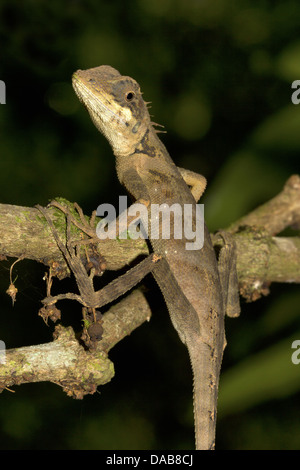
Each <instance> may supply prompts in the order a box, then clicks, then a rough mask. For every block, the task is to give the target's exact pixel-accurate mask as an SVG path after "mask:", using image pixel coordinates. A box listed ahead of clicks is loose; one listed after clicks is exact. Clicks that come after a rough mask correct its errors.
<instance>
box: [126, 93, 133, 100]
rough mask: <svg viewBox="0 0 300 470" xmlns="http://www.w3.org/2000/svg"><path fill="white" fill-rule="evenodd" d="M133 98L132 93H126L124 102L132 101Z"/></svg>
mask: <svg viewBox="0 0 300 470" xmlns="http://www.w3.org/2000/svg"><path fill="white" fill-rule="evenodd" d="M133 98H134V92H133V91H128V93H126V95H125V99H126V101H132V100H133Z"/></svg>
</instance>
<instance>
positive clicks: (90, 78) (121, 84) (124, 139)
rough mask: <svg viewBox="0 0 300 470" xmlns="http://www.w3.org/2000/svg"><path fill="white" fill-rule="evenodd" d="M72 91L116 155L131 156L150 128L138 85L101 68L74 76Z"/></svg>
mask: <svg viewBox="0 0 300 470" xmlns="http://www.w3.org/2000/svg"><path fill="white" fill-rule="evenodd" d="M72 82H73V88H74V90H75V92H76V94H77V96H78V97H79V99H80V101H81V102H82V103H83V104H84V106H85V107H86V108H87V110H88V112H89V113H90V116H91V118H92V120H93V122H94V124H95V125H96V127H97V128H98V129H99V131H100V132H102V134H104V136H105V137H106V138H107V139H108V141H109V142H110V144H111V145H112V147H113V150H114V153H115V155H124V156H125V155H130V154H131V153H133V152H134V150H135V148H136V147H137V145H138V144H139V143H140V141H141V140H142V138H143V136H144V135H145V133H146V130H147V129H148V127H149V125H150V116H149V113H148V109H147V105H146V103H145V102H144V100H143V98H142V94H141V91H140V87H139V85H138V83H137V82H136V81H135V80H133V79H132V78H130V77H124V76H122V75H121V74H120V73H119V72H118V71H117V70H115V69H113V68H112V67H110V66H107V65H102V66H101V67H95V68H92V69H88V70H78V71H77V72H75V73H74V74H73V78H72Z"/></svg>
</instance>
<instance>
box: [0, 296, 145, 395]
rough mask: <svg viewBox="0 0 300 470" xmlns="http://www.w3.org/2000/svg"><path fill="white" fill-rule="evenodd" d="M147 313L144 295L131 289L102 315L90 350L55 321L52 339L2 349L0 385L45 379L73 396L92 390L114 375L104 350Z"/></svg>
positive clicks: (8, 385)
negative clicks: (98, 334) (97, 336)
mask: <svg viewBox="0 0 300 470" xmlns="http://www.w3.org/2000/svg"><path fill="white" fill-rule="evenodd" d="M150 317H151V310H150V307H149V305H148V303H147V301H146V299H145V297H144V295H143V294H142V293H141V292H140V291H139V290H135V291H133V292H132V293H131V294H129V295H128V296H127V297H125V298H124V299H123V300H121V301H120V302H119V303H118V305H116V306H113V307H111V308H110V309H109V311H108V312H107V313H106V314H105V315H104V316H103V337H102V339H101V340H100V341H99V342H98V345H97V349H96V350H93V351H88V350H86V348H84V347H83V345H82V344H80V342H79V341H78V339H76V337H75V334H74V331H73V328H72V327H68V328H65V327H63V326H61V325H58V326H56V328H55V331H54V338H55V339H54V341H52V342H50V343H46V344H39V345H35V346H27V347H21V348H16V349H10V350H8V351H6V354H5V363H4V364H1V363H0V389H4V388H9V387H11V386H13V385H20V384H22V383H28V382H44V381H49V382H53V383H56V384H57V385H60V386H61V387H63V389H64V391H65V392H66V393H67V394H68V395H69V396H72V397H73V398H83V396H84V395H86V394H88V393H94V392H95V391H96V389H97V386H99V385H104V384H105V383H107V382H109V381H110V380H111V379H112V378H113V376H114V367H113V363H112V362H111V361H110V360H109V359H108V356H107V353H108V351H109V350H110V349H111V348H112V347H113V346H114V345H115V344H116V343H118V342H119V341H121V340H122V339H123V338H124V337H125V336H127V335H129V334H130V333H131V332H132V331H133V330H134V329H135V328H137V327H139V326H140V325H141V324H142V323H144V322H145V321H149V319H150Z"/></svg>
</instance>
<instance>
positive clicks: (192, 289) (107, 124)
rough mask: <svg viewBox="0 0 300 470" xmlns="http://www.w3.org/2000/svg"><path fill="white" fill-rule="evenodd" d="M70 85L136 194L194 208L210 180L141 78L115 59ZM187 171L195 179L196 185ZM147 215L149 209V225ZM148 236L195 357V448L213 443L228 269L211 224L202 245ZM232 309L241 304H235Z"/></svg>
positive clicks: (158, 274) (159, 277)
mask: <svg viewBox="0 0 300 470" xmlns="http://www.w3.org/2000/svg"><path fill="white" fill-rule="evenodd" d="M73 87H74V89H75V92H76V94H77V95H78V97H79V99H80V101H81V102H82V103H83V104H84V106H85V107H86V108H87V110H88V112H89V114H90V116H91V118H92V120H93V122H94V124H95V125H96V127H97V128H98V129H99V131H100V132H101V133H102V134H104V136H105V137H106V138H107V139H108V141H109V142H110V144H111V146H112V149H113V152H114V154H115V157H116V169H117V174H118V178H119V180H120V182H121V183H122V184H123V185H124V186H125V187H126V189H127V191H128V192H129V193H130V194H131V195H132V196H133V197H134V199H135V200H136V201H146V202H147V203H148V204H149V203H150V204H155V203H156V204H162V203H166V204H168V205H169V206H171V205H172V204H174V203H177V204H180V206H181V207H183V205H184V204H191V205H192V206H193V211H195V206H196V202H195V198H194V197H196V199H198V198H199V197H200V195H201V193H202V192H203V191H204V188H205V179H204V178H203V177H201V176H199V177H198V178H197V177H196V175H195V174H191V172H190V174H189V173H188V172H187V174H185V172H184V171H183V170H180V169H178V168H177V167H176V165H175V164H174V163H173V161H172V159H171V158H170V156H169V154H168V152H167V150H166V148H165V147H164V145H163V144H162V142H161V141H160V139H159V138H158V136H157V133H156V131H155V129H154V127H153V124H152V123H151V120H150V116H149V113H148V109H147V104H146V103H145V102H144V100H143V98H142V95H141V92H140V87H139V85H138V84H137V82H136V81H135V80H133V79H132V78H130V77H126V76H122V75H121V74H120V73H119V72H118V71H117V70H115V69H113V68H112V67H110V66H101V67H96V68H92V69H89V70H85V71H84V70H78V71H77V72H76V73H74V75H73ZM182 174H183V175H184V176H187V178H186V180H187V181H188V183H189V184H190V182H192V184H194V188H192V192H191V188H189V186H188V185H187V183H186V182H185V180H184V179H183V177H182ZM197 188H198V190H197ZM193 196H194V197H193ZM193 217H195V212H193ZM171 220H172V219H171ZM193 220H194V219H193ZM150 222H151V211H150V210H149V227H150ZM194 222H195V220H194ZM149 238H150V242H151V245H152V248H153V252H154V253H156V254H158V255H159V256H160V257H162V262H160V263H158V264H157V267H156V268H155V269H154V271H153V275H154V277H155V279H156V281H157V283H158V285H159V287H160V289H161V291H162V294H163V296H164V299H165V301H166V304H167V307H168V310H169V313H170V317H171V320H172V323H173V325H174V327H175V328H176V330H177V332H178V334H179V337H180V339H181V340H182V341H183V343H184V344H185V345H186V346H187V348H188V352H189V356H190V360H191V365H192V369H193V375H194V417H195V435H196V448H197V449H213V448H214V445H215V425H216V410H217V394H218V382H219V375H220V368H221V362H222V356H223V349H224V346H225V333H224V316H225V310H226V302H227V293H225V295H224V293H223V290H224V288H225V289H227V286H228V282H229V274H228V270H226V269H222V271H221V272H222V274H221V275H219V271H218V265H217V261H216V256H215V252H214V249H213V246H212V243H211V238H210V235H209V232H208V230H207V228H206V227H205V233H204V246H203V247H202V248H201V249H197V250H187V249H186V242H187V241H191V240H186V239H185V238H182V239H175V238H174V237H172V230H171V238H170V239H153V238H151V233H150V236H149ZM224 259H227V260H228V259H230V257H229V256H228V257H226V256H225V257H224ZM235 314H238V308H237V309H236V310H235V309H233V315H235Z"/></svg>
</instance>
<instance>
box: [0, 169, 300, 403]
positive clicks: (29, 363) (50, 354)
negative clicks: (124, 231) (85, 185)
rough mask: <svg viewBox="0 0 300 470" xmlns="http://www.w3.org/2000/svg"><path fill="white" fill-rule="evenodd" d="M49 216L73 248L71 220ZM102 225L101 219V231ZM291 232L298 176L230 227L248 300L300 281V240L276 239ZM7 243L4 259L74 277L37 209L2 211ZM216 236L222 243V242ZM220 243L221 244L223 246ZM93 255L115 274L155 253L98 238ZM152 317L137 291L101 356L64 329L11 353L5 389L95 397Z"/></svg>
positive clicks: (110, 329) (114, 320)
mask: <svg viewBox="0 0 300 470" xmlns="http://www.w3.org/2000/svg"><path fill="white" fill-rule="evenodd" d="M60 204H63V205H64V206H65V207H66V208H67V209H68V210H70V211H71V212H72V215H74V217H78V227H81V226H82V224H81V223H80V217H79V216H78V214H77V212H76V211H74V206H73V204H71V203H69V202H68V201H65V200H62V199H61V200H60ZM48 211H49V215H50V217H51V219H52V221H53V224H54V225H55V228H56V229H57V231H58V233H59V236H60V238H62V240H63V241H64V242H65V241H66V217H65V214H63V212H62V211H61V210H58V209H57V208H53V207H51V208H49V209H48ZM82 216H83V215H82ZM98 221H99V219H95V222H94V227H95V226H96V224H97V222H98ZM81 222H82V221H81ZM288 226H290V227H294V228H299V227H300V178H299V176H297V175H293V176H292V177H290V178H289V180H288V181H287V183H286V185H285V186H284V188H283V190H282V192H281V193H280V194H278V195H277V196H276V197H275V198H273V199H271V200H270V201H269V202H267V203H266V204H264V205H262V206H261V207H259V208H257V209H256V210H255V211H253V212H251V213H250V214H248V215H247V216H245V217H243V218H242V219H240V220H238V221H237V222H235V223H234V224H232V225H231V226H230V227H229V228H228V231H229V232H231V233H232V234H233V238H234V240H235V243H236V247H237V272H238V278H239V285H240V292H241V294H242V295H243V296H244V297H245V298H246V299H247V300H248V301H253V300H256V299H258V298H259V297H260V296H261V295H266V294H267V293H268V292H269V286H270V284H271V283H272V282H297V283H299V282H300V238H299V237H297V236H295V237H278V236H274V235H275V234H278V233H279V232H281V231H282V230H283V229H285V228H286V227H288ZM78 227H75V226H74V225H73V224H72V238H73V237H74V238H76V239H78V241H79V242H80V244H82V262H83V263H84V261H86V251H85V250H86V249H89V245H88V244H84V240H83V238H86V237H87V232H85V231H82V230H80V228H78ZM0 237H1V246H0V254H1V255H2V256H11V257H17V258H29V259H33V260H36V261H38V262H42V263H44V264H46V265H48V266H50V268H51V275H52V276H53V275H56V276H57V277H58V278H60V279H62V278H63V277H65V276H67V275H68V274H69V273H70V271H69V268H68V265H67V264H66V261H65V258H64V256H63V255H62V253H61V251H60V249H59V248H58V245H57V243H56V241H55V239H54V238H53V234H52V232H51V230H50V227H49V224H48V223H46V221H45V219H44V217H43V216H42V214H41V212H40V211H39V210H37V209H36V208H27V207H18V206H11V205H0ZM212 238H213V240H214V239H215V237H214V236H212ZM218 240H220V237H219V238H218ZM217 243H220V241H218V242H215V245H217ZM93 250H96V251H97V253H98V255H99V256H100V255H101V256H103V257H104V258H105V261H106V266H107V269H109V270H118V269H121V268H122V267H124V266H127V265H128V264H130V263H131V262H132V261H133V260H134V259H135V258H137V257H138V256H140V255H143V256H145V255H146V254H148V248H147V245H146V242H145V240H143V239H140V240H108V241H100V240H99V242H98V240H97V244H96V246H95V245H93ZM10 287H11V286H10ZM149 318H150V309H149V306H148V304H147V302H146V300H145V298H144V296H143V294H142V293H141V292H139V291H134V292H133V293H132V294H130V295H129V296H127V297H126V298H125V299H123V300H122V301H121V302H119V303H118V304H117V305H116V306H114V307H112V308H111V309H110V310H109V311H108V312H107V313H106V314H105V316H104V319H103V330H104V333H103V337H102V339H101V341H99V342H98V345H97V347H96V349H94V350H93V351H88V350H87V349H85V348H84V347H83V346H82V345H81V344H80V342H79V341H78V340H77V339H76V338H75V335H74V333H73V330H72V328H63V327H62V326H58V327H56V329H55V339H54V341H53V342H52V343H47V344H43V345H38V346H30V347H24V348H17V349H13V350H9V351H7V352H6V363H5V364H2V365H1V364H0V388H2V389H3V388H9V387H10V386H12V385H16V384H21V383H26V382H39V381H50V382H54V383H57V384H59V385H60V386H62V387H63V389H64V390H65V391H66V393H67V394H68V395H70V396H73V397H76V398H82V397H83V396H84V395H85V394H86V393H94V392H95V391H96V388H97V386H98V385H100V384H104V383H106V382H108V381H109V380H111V378H112V377H113V374H114V372H113V365H112V363H111V362H110V361H109V359H108V357H107V353H108V351H109V350H110V349H111V348H112V347H113V346H114V345H115V344H116V343H117V342H118V341H120V340H121V339H123V338H124V336H126V335H127V334H130V332H131V331H133V330H134V329H135V328H137V327H138V326H140V325H141V324H142V323H143V322H144V321H146V320H149Z"/></svg>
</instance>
